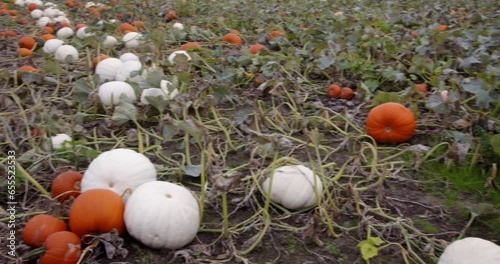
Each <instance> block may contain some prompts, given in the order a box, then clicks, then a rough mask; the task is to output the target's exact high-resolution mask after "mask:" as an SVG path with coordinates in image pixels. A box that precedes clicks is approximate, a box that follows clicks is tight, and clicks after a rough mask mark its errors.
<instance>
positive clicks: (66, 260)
mask: <svg viewBox="0 0 500 264" xmlns="http://www.w3.org/2000/svg"><path fill="white" fill-rule="evenodd" d="M44 247H45V253H44V254H43V255H42V256H41V257H40V260H39V262H38V264H76V263H77V262H78V259H79V258H80V254H81V253H82V249H81V247H82V244H81V241H80V238H79V237H78V236H77V235H76V234H75V233H72V232H69V231H61V232H57V233H54V234H52V235H50V236H49V237H47V240H46V241H45V244H44Z"/></svg>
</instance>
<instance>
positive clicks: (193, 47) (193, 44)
mask: <svg viewBox="0 0 500 264" xmlns="http://www.w3.org/2000/svg"><path fill="white" fill-rule="evenodd" d="M179 49H180V50H199V49H201V46H200V44H199V43H198V42H187V43H184V44H182V45H181V46H180V47H179Z"/></svg>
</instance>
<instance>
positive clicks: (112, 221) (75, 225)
mask: <svg viewBox="0 0 500 264" xmlns="http://www.w3.org/2000/svg"><path fill="white" fill-rule="evenodd" d="M124 210H125V205H124V203H123V201H122V198H121V197H120V196H119V195H118V194H116V193H115V192H113V191H111V190H107V189H91V190H88V191H85V192H83V193H82V194H80V195H79V196H78V197H77V198H76V199H75V201H73V204H72V205H71V209H70V212H69V227H70V229H71V231H72V232H74V233H75V234H77V235H78V236H80V237H81V236H83V235H86V234H91V233H96V232H98V233H107V232H111V231H112V230H113V229H116V230H117V231H118V233H119V234H120V235H121V234H123V231H124V228H125V223H124V222H123V212H124Z"/></svg>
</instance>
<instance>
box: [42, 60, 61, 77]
mask: <svg viewBox="0 0 500 264" xmlns="http://www.w3.org/2000/svg"><path fill="white" fill-rule="evenodd" d="M42 71H43V72H46V73H53V74H56V75H58V74H60V73H61V71H62V67H61V64H60V63H59V62H58V61H54V60H46V61H45V63H44V65H43V68H42Z"/></svg>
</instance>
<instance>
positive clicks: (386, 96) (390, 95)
mask: <svg viewBox="0 0 500 264" xmlns="http://www.w3.org/2000/svg"><path fill="white" fill-rule="evenodd" d="M400 101H401V100H400V99H399V95H398V93H396V92H379V93H377V95H376V96H375V97H374V98H373V102H375V103H376V104H383V103H387V102H400Z"/></svg>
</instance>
